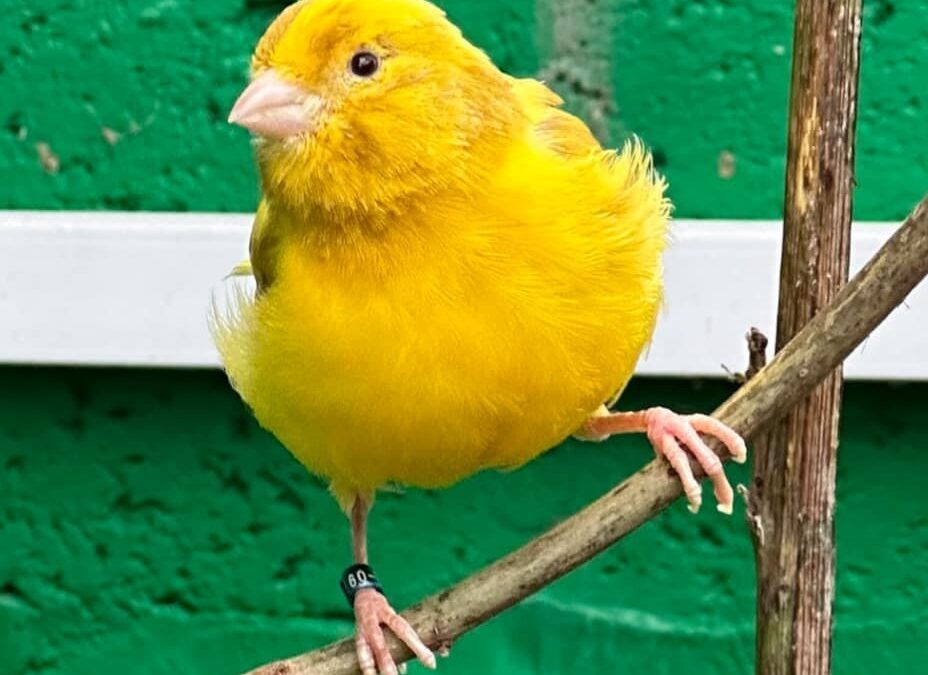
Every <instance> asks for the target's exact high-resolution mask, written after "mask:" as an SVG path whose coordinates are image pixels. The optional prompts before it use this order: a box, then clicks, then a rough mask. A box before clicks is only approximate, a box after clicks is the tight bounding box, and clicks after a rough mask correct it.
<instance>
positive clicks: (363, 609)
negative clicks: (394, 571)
mask: <svg viewBox="0 0 928 675" xmlns="http://www.w3.org/2000/svg"><path fill="white" fill-rule="evenodd" d="M369 509H370V504H369V503H368V502H367V501H366V500H364V499H362V498H361V497H360V496H359V497H357V498H356V499H355V502H354V505H353V506H352V508H351V546H352V549H353V552H354V561H355V563H359V564H364V565H366V564H367V514H368V511H369ZM354 616H355V625H356V635H355V649H356V651H357V655H358V664H359V666H360V668H361V673H362V674H363V675H376V674H377V673H380V674H381V675H397V674H398V673H399V672H401V671H400V670H399V669H397V666H396V663H395V662H394V661H393V657H392V656H391V655H390V650H389V648H388V647H387V640H386V636H385V635H384V632H383V626H386V627H387V628H389V629H390V630H391V631H393V633H394V634H395V635H396V637H398V638H399V639H400V640H402V641H403V642H404V643H405V644H406V646H408V647H409V648H410V649H411V650H412V652H413V654H415V655H416V657H417V658H418V659H419V661H421V662H422V665H424V666H425V667H426V668H435V655H434V654H432V652H431V650H430V649H429V648H428V647H426V646H425V644H423V642H422V640H420V639H419V636H418V635H417V634H416V631H415V630H413V628H412V626H410V625H409V623H408V622H407V621H406V619H404V618H403V617H401V616H400V615H399V614H397V613H396V611H395V610H394V609H393V608H392V607H391V606H390V603H389V602H388V601H387V599H386V598H385V597H384V595H383V594H382V593H380V592H379V591H378V590H376V589H373V588H364V589H361V590H360V591H358V592H357V594H356V595H355V597H354ZM400 668H401V669H402V671H405V667H404V666H403V665H401V666H400Z"/></svg>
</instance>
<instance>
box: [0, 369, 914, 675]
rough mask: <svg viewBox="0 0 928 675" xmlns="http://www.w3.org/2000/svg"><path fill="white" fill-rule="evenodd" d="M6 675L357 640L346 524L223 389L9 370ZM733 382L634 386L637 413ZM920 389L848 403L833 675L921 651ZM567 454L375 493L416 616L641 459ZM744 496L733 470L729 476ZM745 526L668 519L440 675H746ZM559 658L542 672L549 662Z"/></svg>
mask: <svg viewBox="0 0 928 675" xmlns="http://www.w3.org/2000/svg"><path fill="white" fill-rule="evenodd" d="M0 381H2V382H3V389H2V392H0V552H2V553H0V673H4V675H7V674H9V675H17V674H20V673H22V674H26V673H29V674H33V673H36V674H41V675H65V674H67V675H110V674H113V675H115V674H116V673H125V672H132V673H138V674H139V675H142V674H145V675H176V674H177V673H185V674H197V673H202V674H204V675H207V674H208V675H214V674H217V675H218V674H222V673H228V674H230V675H232V674H234V673H236V672H239V671H242V670H244V669H245V668H247V667H249V666H253V665H256V664H257V663H258V662H260V661H263V660H270V659H272V658H274V657H278V656H282V655H286V654H292V653H296V652H299V651H303V650H305V649H307V648H309V647H312V646H316V645H320V644H322V643H324V642H325V641H327V640H331V639H333V638H336V637H339V636H343V635H346V634H348V633H349V631H350V628H351V624H350V615H349V612H348V610H347V607H345V606H344V601H343V599H342V598H341V597H340V594H339V593H338V591H337V589H336V582H337V576H338V574H339V572H340V570H341V568H342V566H343V565H344V564H345V562H346V557H347V555H348V550H349V549H348V533H347V523H346V521H345V520H344V518H343V516H342V515H341V514H340V513H339V512H338V510H337V509H336V507H335V504H334V502H333V501H332V499H331V498H330V497H329V495H328V494H327V492H326V490H325V488H324V487H323V486H322V485H320V484H319V483H317V482H316V481H315V480H313V479H312V478H310V477H309V475H308V474H306V473H305V472H304V471H303V470H302V469H301V468H300V467H299V466H297V465H296V463H295V462H294V461H293V460H292V459H291V458H290V456H289V455H288V454H287V453H286V451H285V450H283V449H282V448H280V447H279V446H278V445H277V444H276V443H275V442H274V441H273V440H271V439H270V438H268V437H267V436H266V435H265V434H264V433H263V432H262V431H261V430H260V429H258V428H257V426H256V425H255V424H254V422H252V420H251V419H250V417H249V416H248V415H247V414H246V413H245V411H244V410H243V409H242V406H241V405H240V404H239V402H238V401H237V399H236V398H235V396H234V395H233V394H232V393H231V392H230V391H229V390H228V387H227V385H226V383H225V381H224V379H223V377H222V376H221V375H219V374H218V373H191V372H187V373H180V372H154V371H110V370H90V369H87V370H57V369H29V368H19V369H16V368H7V369H0ZM729 391H730V385H725V384H721V383H701V382H695V383H687V384H681V383H677V382H670V381H665V382H660V381H639V382H636V383H633V385H632V387H631V389H630V391H629V392H628V397H627V399H626V400H627V404H628V405H629V406H645V405H653V404H658V403H660V404H664V405H672V406H675V407H677V408H679V409H681V410H696V409H705V408H707V407H711V406H713V405H714V404H716V403H717V402H719V401H721V400H722V399H723V398H724V397H725V396H726V395H727V393H728V392H729ZM926 400H928V385H909V386H889V385H851V386H850V387H849V390H848V396H847V406H846V408H845V414H844V416H843V425H842V426H843V429H842V432H843V438H844V441H843V445H842V455H841V464H840V467H839V481H840V494H839V514H838V515H839V523H840V525H839V531H838V541H839V546H840V552H841V555H840V565H839V580H838V601H837V642H836V666H837V667H836V672H837V673H839V675H851V674H857V673H861V674H869V673H874V672H890V673H915V672H920V671H921V668H920V666H919V664H921V663H923V659H924V656H925V647H924V645H925V644H926V643H928V609H926V608H925V603H924V580H925V578H928V555H926V551H928V512H926V509H925V502H924V499H922V498H920V497H919V495H920V494H922V493H923V488H922V482H923V476H924V470H923V468H924V466H925V455H924V447H923V446H924V438H923V434H924V430H925V427H924V422H923V421H921V420H923V418H921V420H920V418H919V416H920V415H922V414H923V410H924V402H925V401H926ZM650 452H651V451H650V449H649V448H648V447H647V444H646V442H645V441H644V439H642V438H630V437H625V438H620V439H616V440H614V441H611V442H609V443H608V444H606V445H597V444H581V443H569V444H567V445H566V446H565V447H562V448H559V449H557V450H555V451H553V452H551V453H549V454H547V455H545V456H543V457H542V458H541V459H539V460H538V461H536V462H534V463H532V464H530V465H529V466H527V467H526V468H524V469H522V470H520V471H517V472H515V473H511V474H498V473H487V474H483V475H480V476H477V477H475V478H473V479H471V480H469V481H466V482H464V483H463V484H461V485H458V486H457V487H455V488H453V489H451V490H448V491H444V492H435V493H433V492H422V491H410V492H409V493H407V494H405V495H384V496H383V497H382V498H381V499H380V500H379V502H378V503H377V505H376V509H375V511H374V517H373V522H372V527H373V532H372V542H371V547H372V553H373V555H374V556H375V559H376V561H377V568H378V570H379V572H380V573H381V576H382V577H383V578H384V579H385V582H386V583H387V584H388V585H389V589H390V591H391V594H392V596H393V598H394V599H395V601H396V602H397V603H398V604H399V605H406V604H408V603H411V602H413V601H415V600H417V599H418V598H420V597H422V596H424V595H426V594H428V593H430V592H433V591H435V590H437V589H438V588H440V587H442V586H444V585H446V584H449V583H451V582H453V581H455V580H456V579H459V578H461V577H463V576H465V575H466V574H468V573H469V572H471V571H473V570H475V569H476V568H478V567H479V566H481V565H483V564H485V563H488V562H490V561H491V560H493V559H495V558H496V557H498V556H500V555H502V554H504V553H506V552H507V551H509V550H510V549H512V548H514V547H515V546H517V545H519V544H521V543H523V542H525V541H527V540H528V539H529V538H530V537H532V536H533V535H535V534H538V533H540V532H541V531H542V530H544V529H545V528H547V527H549V526H550V525H552V524H554V523H555V522H556V521H558V520H559V519H561V518H563V517H564V516H567V515H568V514H570V513H571V512H573V511H574V510H575V509H577V508H579V507H580V506H582V505H583V504H584V503H586V502H588V501H589V500H591V499H592V498H594V497H596V496H598V495H599V494H600V493H602V492H603V491H605V490H607V489H608V488H609V487H610V486H612V485H613V484H614V483H615V482H616V481H617V480H618V479H619V478H620V477H622V476H625V475H627V474H629V473H631V472H632V471H634V470H635V469H636V468H638V467H639V466H640V465H641V464H643V463H644V462H645V461H646V460H647V459H648V458H649V456H650ZM734 476H735V477H736V478H737V479H738V480H744V479H745V473H744V472H743V471H735V472H734ZM752 617H753V566H752V559H751V552H750V545H749V543H748V539H747V535H746V532H745V528H744V524H743V521H742V519H741V518H740V517H738V516H736V517H734V518H729V519H726V518H723V517H722V516H720V515H718V514H716V513H715V512H714V511H713V510H712V509H711V508H709V509H705V510H704V511H703V512H702V513H701V514H699V515H698V516H695V517H694V516H691V515H690V514H689V513H688V512H687V511H686V509H685V507H684V506H683V504H682V503H681V504H677V505H675V506H674V507H673V508H671V509H670V511H669V512H667V513H665V514H664V515H663V516H661V517H660V518H659V519H658V520H657V521H656V522H654V523H651V524H649V525H648V526H647V527H645V528H643V529H642V530H640V531H639V532H637V533H635V534H633V535H632V536H631V537H629V538H628V539H627V540H626V541H625V542H623V543H622V544H620V545H619V546H617V547H616V548H614V549H613V550H612V551H609V552H608V553H606V554H605V555H603V556H601V557H599V558H598V559H596V560H595V561H594V562H593V563H592V564H590V565H588V566H586V567H584V568H582V569H581V570H579V571H578V572H575V573H574V574H572V575H570V576H568V577H567V578H565V579H564V580H562V581H560V582H558V583H557V584H555V585H554V586H552V587H551V588H549V589H547V590H545V591H544V592H543V593H541V594H540V595H538V596H536V597H535V598H533V599H532V600H531V601H529V602H527V603H525V604H524V605H522V606H520V607H518V608H516V609H515V610H513V611H511V612H510V613H508V614H507V615H505V616H503V617H501V618H500V619H498V620H496V621H494V622H491V623H490V624H488V625H487V626H485V627H483V628H481V629H479V630H478V631H476V632H475V633H474V634H473V635H471V636H469V637H466V638H464V639H463V640H461V642H460V643H459V644H458V645H457V646H456V647H455V648H454V650H453V651H452V655H451V658H450V659H448V660H447V661H444V662H443V663H442V664H441V669H442V672H443V673H447V674H452V673H459V674H461V675H465V674H472V673H492V674H495V675H504V674H505V675H509V674H513V675H519V674H528V673H542V672H548V673H571V672H617V673H623V672H624V673H640V672H649V673H656V674H660V673H667V674H670V673H693V674H694V675H696V674H700V675H701V674H711V675H729V674H731V675H734V674H735V673H740V674H743V673H746V672H748V671H749V669H750V664H751V658H752V650H753V645H752V625H751V622H752ZM542 658H548V659H550V660H551V661H550V663H551V667H550V668H549V669H548V670H547V671H543V670H542V669H541V667H540V663H541V659H542Z"/></svg>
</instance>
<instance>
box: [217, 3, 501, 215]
mask: <svg viewBox="0 0 928 675" xmlns="http://www.w3.org/2000/svg"><path fill="white" fill-rule="evenodd" d="M251 76H252V81H251V84H250V85H249V86H248V87H247V88H246V89H245V91H244V92H243V93H242V94H241V96H240V97H239V99H238V101H237V102H236V103H235V105H234V106H233V108H232V111H231V114H230V116H229V121H230V122H232V123H234V124H239V125H241V126H243V127H246V128H247V129H249V130H251V131H252V132H253V134H255V136H256V138H257V143H256V147H257V155H258V161H259V166H260V168H261V174H262V179H263V184H264V185H263V187H264V190H265V193H270V194H272V195H273V196H275V197H277V198H278V199H284V200H286V201H290V202H294V203H296V205H303V204H305V203H306V202H310V201H315V202H319V203H321V205H322V206H325V207H329V208H346V207H361V208H371V207H375V206H384V205H388V204H392V205H393V206H394V207H395V206H396V201H397V200H398V199H400V198H402V197H403V196H404V195H409V194H411V193H414V192H418V191H422V190H428V191H433V192H434V191H436V190H440V189H442V188H444V187H447V186H448V185H449V184H450V183H451V182H453V181H455V180H462V179H463V180H466V176H464V175H463V173H464V172H465V168H463V167H466V171H474V170H476V167H477V166H479V163H480V162H479V157H480V152H479V148H480V147H481V146H482V145H487V144H488V140H489V138H490V137H491V136H493V135H500V136H501V135H505V134H506V133H507V124H509V123H511V118H512V115H513V114H514V112H513V111H514V108H515V106H514V105H510V104H508V103H507V99H508V98H509V97H511V96H512V93H511V87H509V86H508V85H507V79H506V76H505V75H503V74H502V73H501V72H499V71H498V70H497V69H496V68H495V67H494V66H493V64H492V63H491V62H490V60H489V58H488V57H487V56H486V55H485V54H484V53H483V52H482V51H480V50H479V49H477V48H476V47H474V46H473V45H471V44H470V43H468V42H467V41H466V40H465V39H464V38H463V36H462V35H461V33H460V31H459V30H458V29H457V28H456V27H455V26H454V25H453V24H451V23H450V22H449V21H448V20H447V19H446V18H445V15H444V13H443V12H442V11H441V10H440V9H438V8H437V7H435V6H434V5H431V4H429V3H428V2H426V1H425V0H303V1H302V2H298V3H296V4H295V5H292V6H290V7H288V8H287V9H286V10H284V12H283V13H282V14H281V15H280V16H279V17H278V18H277V19H276V20H275V21H274V23H273V24H272V25H271V26H270V28H269V29H268V30H267V32H266V33H265V35H264V36H263V37H262V38H261V40H260V42H259V44H258V46H257V48H256V50H255V54H254V57H253V59H252V67H251ZM475 154H476V159H477V160H478V161H475ZM484 154H486V153H484Z"/></svg>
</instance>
